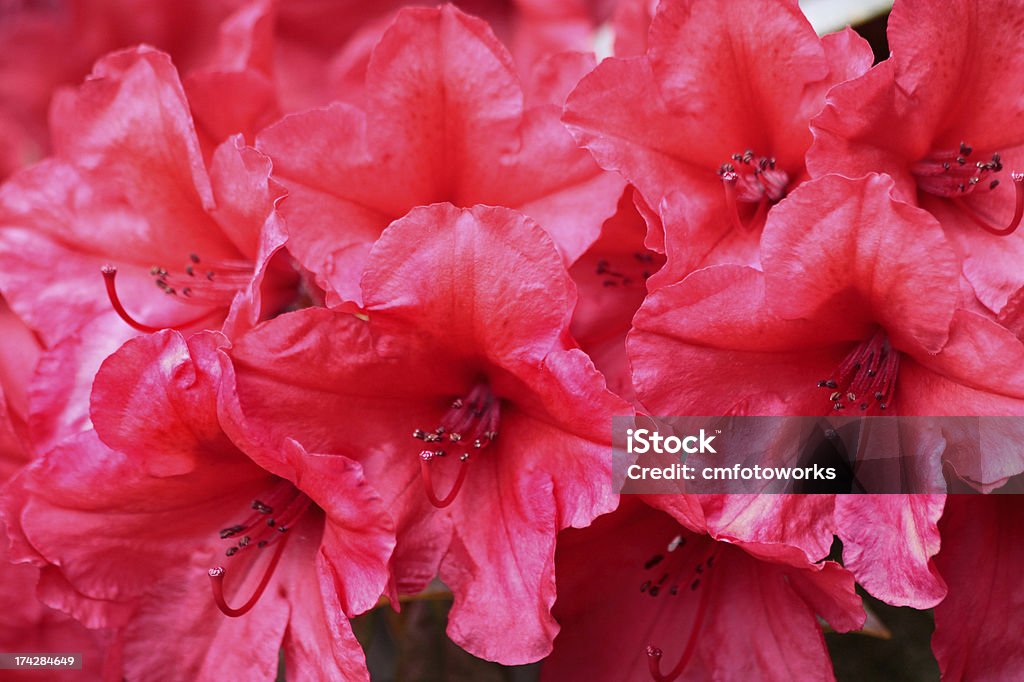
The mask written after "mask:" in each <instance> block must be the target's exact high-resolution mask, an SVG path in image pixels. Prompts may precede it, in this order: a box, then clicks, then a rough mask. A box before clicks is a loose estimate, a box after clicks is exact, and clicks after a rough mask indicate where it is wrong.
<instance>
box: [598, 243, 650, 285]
mask: <svg viewBox="0 0 1024 682" xmlns="http://www.w3.org/2000/svg"><path fill="white" fill-rule="evenodd" d="M632 256H633V258H632V260H631V261H625V262H622V263H621V264H620V265H615V264H613V263H612V262H611V261H610V260H608V259H607V258H601V259H600V260H598V261H597V264H596V266H595V267H594V274H596V275H597V276H598V278H599V279H600V280H601V286H604V287H609V288H611V287H622V288H624V289H642V288H643V287H644V286H645V282H647V280H648V279H649V278H650V276H651V274H652V273H653V272H654V271H655V270H657V269H658V264H657V263H656V260H655V254H653V253H642V252H636V253H634V254H632Z"/></svg>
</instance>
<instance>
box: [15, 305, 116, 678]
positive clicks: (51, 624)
mask: <svg viewBox="0 0 1024 682" xmlns="http://www.w3.org/2000/svg"><path fill="white" fill-rule="evenodd" d="M0 340H2V341H0V489H2V486H3V485H4V484H6V483H7V481H8V480H10V479H11V477H13V476H14V474H15V473H16V472H17V471H18V470H19V469H21V467H23V466H25V465H26V464H27V463H28V461H29V452H28V451H27V449H26V447H25V439H26V436H25V419H26V413H27V401H28V398H27V395H26V386H27V385H28V378H29V375H30V373H31V369H32V366H33V365H34V364H35V363H34V361H35V358H36V357H37V356H38V355H39V350H40V349H39V346H38V342H37V341H36V339H35V337H34V336H33V335H32V333H31V332H30V331H29V330H28V328H27V327H25V325H24V324H23V323H22V322H21V321H20V320H18V318H17V317H15V316H14V314H13V313H11V311H10V309H9V308H8V307H7V304H6V303H4V302H3V300H2V299H0ZM38 580H39V570H38V569H36V568H34V567H32V566H19V565H15V564H12V563H10V562H9V557H8V548H7V535H6V532H5V525H4V522H3V520H2V519H0V651H4V652H15V651H19V652H28V651H69V652H70V651H73V652H77V653H82V654H83V658H84V659H85V660H84V661H83V668H82V670H83V671H85V673H86V674H88V675H91V676H92V677H94V678H98V677H99V676H100V674H101V672H102V669H103V661H104V657H103V654H102V653H101V651H100V644H101V642H100V639H101V638H102V637H103V635H101V634H100V633H92V632H89V631H88V630H86V629H85V628H84V627H82V625H80V624H79V623H76V622H75V621H74V620H73V619H71V618H69V617H68V616H67V615H66V614H63V613H61V612H59V611H55V610H53V609H51V608H49V607H47V606H44V605H43V604H41V603H39V601H37V600H36V599H35V598H34V596H33V595H34V594H35V590H36V583H37V582H38ZM82 674H83V673H82V671H73V672H69V673H66V674H64V675H58V676H56V677H54V678H53V679H62V680H64V679H69V680H70V679H76V678H79V679H80V678H81V676H82ZM5 679H12V680H27V679H38V673H37V672H36V671H5Z"/></svg>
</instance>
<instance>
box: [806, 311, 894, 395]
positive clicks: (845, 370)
mask: <svg viewBox="0 0 1024 682" xmlns="http://www.w3.org/2000/svg"><path fill="white" fill-rule="evenodd" d="M898 373H899V352H898V351H896V350H895V349H894V348H893V347H892V345H890V343H889V338H888V337H887V336H886V334H885V331H884V330H882V329H878V330H877V331H876V332H875V333H874V334H873V335H872V337H871V338H870V339H868V340H867V341H864V342H863V343H861V344H860V345H859V346H857V347H856V348H855V349H854V350H853V351H852V352H851V353H850V354H849V355H847V356H846V358H844V359H843V362H842V363H841V364H840V365H839V367H838V368H837V369H836V371H835V372H833V373H832V376H830V377H829V378H828V379H825V380H823V381H819V382H818V388H824V389H828V391H829V396H828V399H829V402H831V403H832V410H833V411H834V412H840V411H842V410H845V409H846V407H847V405H855V406H856V407H857V409H859V410H860V411H861V412H865V413H867V412H875V411H876V409H877V410H878V411H885V410H886V409H888V408H889V406H890V404H891V402H892V398H893V393H894V391H895V388H896V378H897V375H898ZM844 401H848V402H844Z"/></svg>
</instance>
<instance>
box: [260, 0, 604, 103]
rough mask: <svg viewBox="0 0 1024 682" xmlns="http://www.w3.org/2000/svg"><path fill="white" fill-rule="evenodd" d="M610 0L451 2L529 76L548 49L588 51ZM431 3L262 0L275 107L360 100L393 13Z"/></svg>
mask: <svg viewBox="0 0 1024 682" xmlns="http://www.w3.org/2000/svg"><path fill="white" fill-rule="evenodd" d="M613 2H614V0H612V2H609V1H608V0H596V1H594V0H512V1H511V2H508V1H505V0H457V1H456V2H455V3H454V6H455V7H458V8H459V9H460V10H461V11H463V12H466V13H467V14H471V15H473V16H475V17H478V18H480V19H482V20H484V21H486V22H487V24H488V25H489V26H490V28H491V30H492V31H493V32H494V34H495V36H496V37H497V38H498V39H499V40H500V41H501V42H502V43H503V44H504V45H505V47H506V49H507V50H508V51H509V53H510V56H511V57H512V60H513V62H514V64H515V67H516V70H517V72H518V73H519V75H520V76H522V77H523V78H524V79H528V78H529V77H530V74H531V73H532V72H533V71H534V69H536V68H538V67H539V66H541V65H543V63H544V61H545V60H546V59H547V58H549V57H551V56H552V55H556V54H559V53H562V52H566V51H573V52H590V51H592V50H593V47H594V32H595V30H596V28H597V26H598V24H600V23H601V22H602V21H604V20H605V19H606V18H607V17H608V16H609V15H610V14H611V7H610V5H611V4H613ZM437 4H439V3H432V2H427V1H425V0H416V1H413V2H404V1H402V0H378V1H377V2H372V3H368V2H360V1H359V0H354V1H353V0H347V1H346V0H343V1H340V2H320V1H319V0H298V1H296V0H290V1H289V2H280V3H277V4H276V6H274V5H270V4H268V5H267V11H268V13H269V14H272V15H273V21H274V24H275V30H274V47H275V55H274V63H275V68H274V71H275V75H276V81H277V86H278V89H279V92H280V98H281V102H282V105H283V106H284V108H285V109H286V110H287V111H298V110H302V109H308V108H310V107H313V106H322V105H325V104H327V103H328V102H331V101H337V100H342V101H346V102H351V103H360V102H362V101H363V99H364V97H365V95H366V92H365V89H364V76H365V72H366V68H367V65H368V63H369V61H370V58H371V54H372V52H373V50H374V47H375V46H376V45H377V43H378V42H380V39H381V37H382V36H383V34H384V33H385V32H386V31H387V29H388V27H389V26H390V25H391V24H392V23H393V22H394V20H395V16H396V14H398V12H399V11H400V9H401V8H402V7H409V6H413V7H415V6H431V5H437Z"/></svg>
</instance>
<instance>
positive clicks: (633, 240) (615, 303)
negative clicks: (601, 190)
mask: <svg viewBox="0 0 1024 682" xmlns="http://www.w3.org/2000/svg"><path fill="white" fill-rule="evenodd" d="M633 194H634V192H633V190H630V189H627V191H626V192H625V193H623V195H622V198H621V199H620V200H619V207H618V210H617V211H616V212H615V215H614V216H612V217H611V218H609V219H608V220H606V221H605V223H604V225H603V226H602V227H601V236H600V237H599V238H598V240H597V241H596V242H594V244H593V245H592V246H591V247H590V248H589V249H587V252H586V253H585V254H583V256H582V257H581V258H580V259H579V260H578V261H576V263H574V264H573V266H572V267H571V268H570V269H569V273H570V274H571V275H572V278H573V281H574V282H576V286H577V288H578V289H579V296H580V298H579V303H578V304H577V306H576V310H575V311H574V312H573V319H572V326H571V327H570V329H571V330H572V335H573V338H575V339H576V340H577V341H578V342H579V344H580V347H581V348H583V350H584V351H586V353H587V355H589V356H590V357H591V358H592V359H593V360H594V364H595V365H596V366H597V368H598V369H599V370H601V372H602V373H603V374H604V375H605V377H606V379H607V381H608V387H609V388H610V389H611V390H613V391H614V392H615V393H616V394H618V395H620V396H622V397H623V398H626V399H627V400H632V397H633V382H632V378H631V377H630V374H629V365H628V362H627V359H626V333H627V332H629V330H630V329H631V328H632V323H633V315H634V314H635V313H636V311H637V309H638V308H639V307H640V304H641V303H643V301H644V297H645V296H646V295H647V280H648V278H650V276H651V275H653V274H654V273H655V272H657V271H658V269H659V268H661V266H662V265H664V263H665V258H664V256H662V255H661V254H659V253H656V252H654V251H652V250H650V249H648V248H647V247H646V246H645V244H644V239H645V237H646V235H647V225H646V223H645V221H644V219H643V217H642V216H641V215H640V213H639V211H637V209H636V207H635V206H634V204H633Z"/></svg>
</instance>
